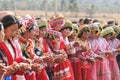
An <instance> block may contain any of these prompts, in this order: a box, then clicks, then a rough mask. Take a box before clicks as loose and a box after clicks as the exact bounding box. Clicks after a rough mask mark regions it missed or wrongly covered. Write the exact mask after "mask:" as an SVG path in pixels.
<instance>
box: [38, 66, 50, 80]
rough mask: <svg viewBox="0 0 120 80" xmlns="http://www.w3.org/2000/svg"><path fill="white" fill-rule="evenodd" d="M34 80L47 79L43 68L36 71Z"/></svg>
mask: <svg viewBox="0 0 120 80" xmlns="http://www.w3.org/2000/svg"><path fill="white" fill-rule="evenodd" d="M36 80H49V78H48V75H47V73H46V70H45V68H44V69H42V70H41V71H40V72H38V73H36Z"/></svg>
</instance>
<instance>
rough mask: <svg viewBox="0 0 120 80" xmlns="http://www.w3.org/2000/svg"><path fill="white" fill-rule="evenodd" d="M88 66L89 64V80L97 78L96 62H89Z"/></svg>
mask: <svg viewBox="0 0 120 80" xmlns="http://www.w3.org/2000/svg"><path fill="white" fill-rule="evenodd" d="M89 66H90V74H91V80H97V72H96V62H95V63H94V64H91V63H89Z"/></svg>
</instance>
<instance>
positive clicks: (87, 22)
mask: <svg viewBox="0 0 120 80" xmlns="http://www.w3.org/2000/svg"><path fill="white" fill-rule="evenodd" d="M90 21H92V20H91V19H90V18H86V19H85V20H84V24H89V22H90Z"/></svg>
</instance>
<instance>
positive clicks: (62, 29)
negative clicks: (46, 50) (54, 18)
mask: <svg viewBox="0 0 120 80" xmlns="http://www.w3.org/2000/svg"><path fill="white" fill-rule="evenodd" d="M64 29H70V31H71V30H72V27H64V28H62V29H61V30H59V31H60V32H61V31H62V30H64Z"/></svg>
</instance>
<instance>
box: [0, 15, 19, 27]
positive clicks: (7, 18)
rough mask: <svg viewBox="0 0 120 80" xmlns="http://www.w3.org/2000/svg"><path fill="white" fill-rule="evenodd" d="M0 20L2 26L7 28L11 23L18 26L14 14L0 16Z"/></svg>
mask: <svg viewBox="0 0 120 80" xmlns="http://www.w3.org/2000/svg"><path fill="white" fill-rule="evenodd" d="M1 22H2V23H3V26H4V28H7V27H9V26H11V25H13V24H16V23H17V24H18V27H19V21H18V19H17V18H16V17H15V16H14V15H7V16H5V17H3V18H2V20H1Z"/></svg>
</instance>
